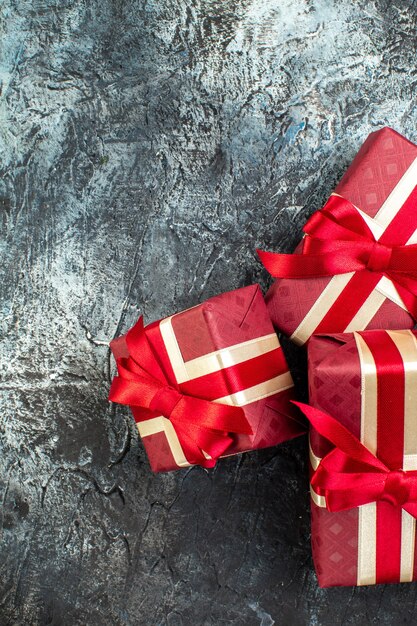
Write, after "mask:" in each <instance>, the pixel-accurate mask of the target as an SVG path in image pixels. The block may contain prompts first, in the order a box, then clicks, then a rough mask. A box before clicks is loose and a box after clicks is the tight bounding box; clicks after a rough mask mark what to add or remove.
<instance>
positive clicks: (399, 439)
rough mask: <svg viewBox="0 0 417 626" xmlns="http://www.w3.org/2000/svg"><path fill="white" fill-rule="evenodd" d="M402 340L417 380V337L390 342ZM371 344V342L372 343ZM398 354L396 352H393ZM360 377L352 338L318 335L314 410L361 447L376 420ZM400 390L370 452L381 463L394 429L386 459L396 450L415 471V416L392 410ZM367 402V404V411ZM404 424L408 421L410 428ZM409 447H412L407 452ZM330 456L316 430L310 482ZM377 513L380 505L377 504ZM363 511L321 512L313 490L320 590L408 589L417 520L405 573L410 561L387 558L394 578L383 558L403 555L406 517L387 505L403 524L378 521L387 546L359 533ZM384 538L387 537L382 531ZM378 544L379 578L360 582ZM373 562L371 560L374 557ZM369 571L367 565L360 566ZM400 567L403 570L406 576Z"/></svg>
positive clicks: (415, 573) (312, 360) (415, 567)
mask: <svg viewBox="0 0 417 626" xmlns="http://www.w3.org/2000/svg"><path fill="white" fill-rule="evenodd" d="M378 332H381V331H367V332H364V333H360V335H361V336H363V337H364V338H365V339H366V338H367V337H368V338H369V337H370V334H372V333H378ZM403 333H409V335H408V338H407V339H408V341H409V342H410V341H411V343H412V344H413V347H412V350H414V352H412V358H411V361H410V360H409V361H408V362H407V363H408V364H407V366H406V367H405V370H406V371H408V374H407V376H414V374H413V371H417V347H416V346H414V341H413V340H412V338H410V335H412V334H414V335H416V333H411V332H410V331H400V332H398V331H397V332H396V333H393V334H395V336H396V337H397V338H398V336H401V335H402V336H403ZM403 338H404V337H403ZM368 341H370V340H369V339H368ZM393 350H394V351H395V350H396V348H395V346H394V347H393ZM389 365H390V362H389V358H387V360H386V363H384V367H385V366H386V367H388V366H389ZM363 371H364V370H363V368H362V367H361V357H360V353H359V351H358V345H357V342H356V340H355V337H354V335H353V334H351V333H347V334H346V333H340V334H338V335H318V336H314V337H312V338H311V340H310V342H309V345H308V379H309V398H310V405H311V406H313V407H315V408H317V409H319V410H321V411H323V412H325V413H327V414H329V415H331V416H332V417H333V418H335V419H336V420H338V421H339V422H340V423H341V424H342V425H343V426H345V427H346V428H347V429H348V430H349V431H350V432H351V433H352V434H353V435H354V436H355V437H356V438H357V439H358V440H361V438H362V441H364V439H363V437H364V432H365V433H366V432H367V430H366V429H368V430H369V424H370V419H371V423H372V416H369V414H368V415H367V414H366V411H365V409H364V406H368V405H367V404H366V402H365V400H364V399H363V398H364V396H365V391H364V390H363V385H364V383H363V375H364V374H363ZM410 372H411V373H410ZM410 382H411V387H410V388H409V392H408V394H407V392H406V393H405V396H406V401H407V395H408V397H409V399H410V397H411V396H410V393H411V394H415V393H416V392H417V389H415V384H414V382H415V381H414V379H412V378H411V379H409V383H410ZM379 384H381V383H379ZM400 387H401V385H400ZM400 387H399V386H398V382H396V381H394V380H392V398H390V400H389V403H388V404H387V403H385V406H382V408H381V407H380V413H384V416H381V414H378V417H377V420H378V421H377V424H378V426H377V429H376V432H377V435H375V439H376V441H377V442H378V443H377V444H375V445H376V452H375V450H372V453H373V454H375V455H376V456H379V458H381V455H383V454H384V449H383V442H382V440H381V437H382V436H383V431H384V429H385V431H386V429H387V428H389V429H391V432H392V433H393V435H392V436H389V437H388V442H385V448H386V449H387V450H388V454H395V453H396V451H395V449H396V446H397V448H398V449H399V451H400V456H401V461H400V462H399V464H400V467H402V468H403V469H409V470H410V469H416V467H414V466H415V460H416V459H415V455H416V454H417V438H416V433H415V432H414V431H415V430H416V428H415V427H414V424H415V420H414V416H413V415H412V414H411V420H410V415H409V416H408V418H407V416H406V414H405V413H404V414H403V415H400V416H396V415H395V413H394V408H392V409H391V406H390V403H391V402H392V403H393V407H394V404H395V401H396V400H397V399H398V398H400V396H401V395H402V394H404V389H401V388H400ZM376 388H378V383H376ZM410 389H411V391H410ZM414 389H415V391H414ZM366 393H367V394H368V396H367V397H369V387H368V391H367V392H366ZM361 397H362V400H361ZM362 402H364V405H363V404H362ZM368 413H369V411H368ZM407 419H408V420H409V421H408V422H407ZM394 422H395V423H394ZM392 429H393V430H392ZM403 441H404V443H403ZM407 441H408V442H409V444H408V449H407ZM410 442H411V448H410ZM403 446H404V448H403ZM332 448H333V445H332V444H331V443H330V442H329V441H328V440H327V439H325V438H324V437H322V436H321V435H320V434H319V433H318V432H317V431H316V430H315V429H314V428H313V427H312V428H311V430H310V471H311V474H313V472H314V470H315V469H316V467H317V466H318V463H319V460H320V459H321V458H323V457H325V456H326V455H327V454H328V453H329V452H330V451H331V450H332ZM406 452H407V453H408V455H409V456H408V457H407V458H406V456H404V457H403V454H404V455H406ZM410 452H413V453H414V456H413V454H410ZM385 454H386V452H385ZM397 457H398V454H397ZM407 459H408V460H407ZM410 460H411V465H409V466H406V464H407V463H406V462H408V464H410ZM383 462H384V463H386V464H388V465H389V464H390V463H391V462H392V459H388V461H387V459H383ZM394 469H395V468H394ZM383 505H385V506H387V505H386V503H383ZM365 506H368V505H365ZM376 506H381V505H379V504H377V505H376ZM361 508H363V507H355V508H351V509H348V510H345V511H338V512H329V511H328V510H327V509H326V508H325V505H324V504H323V503H321V504H320V502H319V500H318V499H317V496H315V494H314V490H313V491H312V499H311V542H312V551H313V559H314V565H315V569H316V572H317V576H318V580H319V584H320V586H321V587H329V586H345V585H347V586H350V585H363V584H375V583H378V582H383V583H386V582H400V581H404V582H405V581H410V580H415V579H417V558H416V552H415V545H416V541H415V520H414V521H413V519H414V518H412V517H411V516H409V517H408V520H409V524H412V530H411V535H412V536H411V538H410V537H409V545H408V553H409V554H408V570H407V562H406V561H407V559H403V561H404V562H403V563H402V564H400V561H401V559H400V558H399V557H398V554H397V555H396V554H394V555H393V556H392V555H391V557H390V558H391V560H393V561H394V567H391V571H389V568H385V569H384V563H385V561H384V559H385V560H386V558H387V556H386V554H385V555H384V551H388V552H389V550H390V549H391V546H392V551H393V552H395V550H397V552H399V551H400V549H401V548H400V546H399V544H400V542H401V540H402V539H401V532H402V529H401V515H402V513H403V511H402V510H401V508H400V507H393V506H390V505H388V519H389V516H391V517H392V516H393V515H394V517H395V516H397V518H399V521H398V519H397V521H395V520H394V523H393V524H392V526H391V525H390V523H389V522H387V523H385V522H384V517H380V520H382V523H383V525H384V526H385V530H387V529H389V540H387V538H385V539H384V537H383V536H382V533H381V532H379V530H378V532H379V535H378V538H377V540H375V537H374V536H373V535H372V533H371V534H370V535H369V536H367V534H366V533H364V531H363V527H364V526H361V524H363V521H361V519H360V515H361V514H362V512H361V511H360V509H361ZM365 513H366V511H365ZM410 520H411V522H410ZM382 530H383V531H384V528H383V529H382ZM409 534H410V532H409ZM405 539H406V536H405V535H404V541H405ZM374 541H375V545H376V548H375V551H376V557H375V564H374V569H375V574H373V573H372V575H371V576H369V572H368V573H366V574H363V571H362V570H363V569H365V570H366V567H367V562H369V561H371V560H372V549H371V551H369V546H373V545H374V544H373V542H374ZM410 546H411V547H410ZM378 550H379V551H380V552H381V554H382V556H381V554H379V553H378ZM410 551H411V555H410ZM369 554H370V555H371V556H369ZM374 556H375V555H374ZM389 556H390V555H389ZM378 559H379V560H378ZM361 563H362V565H361ZM364 563H365V565H363V564H364ZM400 565H401V568H402V569H401V573H400ZM386 569H388V571H386ZM403 569H404V572H405V573H404V572H403ZM393 571H394V573H393ZM373 576H374V577H373Z"/></svg>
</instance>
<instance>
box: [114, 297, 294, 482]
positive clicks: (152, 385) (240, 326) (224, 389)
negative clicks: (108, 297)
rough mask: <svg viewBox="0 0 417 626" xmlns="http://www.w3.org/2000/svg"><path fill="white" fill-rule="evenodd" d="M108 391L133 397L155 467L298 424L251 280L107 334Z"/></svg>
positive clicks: (228, 449) (237, 448)
mask: <svg viewBox="0 0 417 626" xmlns="http://www.w3.org/2000/svg"><path fill="white" fill-rule="evenodd" d="M111 349H112V351H113V355H114V357H115V358H116V362H117V369H118V375H117V376H116V377H115V378H114V380H113V382H112V386H111V389H110V396H109V397H110V400H112V401H114V402H119V403H122V404H127V405H129V406H130V407H131V409H132V412H133V415H134V418H135V420H136V422H137V427H138V430H139V434H140V436H141V438H142V440H143V442H144V445H145V448H146V451H147V454H148V458H149V460H150V464H151V467H152V469H153V471H155V472H160V471H169V470H173V469H178V468H181V467H187V466H189V465H195V464H197V465H202V466H204V467H212V466H213V465H214V464H215V463H216V460H217V459H218V458H219V457H221V456H228V455H232V454H237V453H239V452H243V451H248V450H253V449H256V448H264V447H268V446H274V445H276V444H278V443H280V442H282V441H285V440H287V439H290V438H292V437H295V436H296V435H299V434H301V433H303V432H305V425H303V424H302V423H300V419H299V417H298V416H297V414H296V410H295V409H294V407H293V406H292V404H291V403H290V400H291V398H293V381H292V378H291V374H290V372H289V370H288V366H287V363H286V360H285V357H284V354H283V351H282V348H281V346H280V344H279V341H278V338H277V336H276V333H275V331H274V329H273V326H272V323H271V321H270V318H269V315H268V312H267V309H266V306H265V302H264V299H263V296H262V293H261V290H260V288H259V286H258V285H252V286H249V287H244V288H242V289H237V290H236V291H231V292H228V293H224V294H222V295H219V296H216V297H213V298H210V299H209V300H207V301H206V302H204V303H203V304H200V305H198V306H195V307H193V308H191V309H188V310H186V311H182V312H181V313H177V314H176V315H172V316H171V317H168V318H165V319H163V320H160V321H157V322H154V323H152V324H150V325H148V326H146V327H144V326H143V321H142V319H140V320H139V322H138V323H137V324H136V325H135V326H134V327H133V328H132V329H131V330H130V331H129V332H128V333H127V334H126V335H125V336H123V337H120V338H118V339H116V340H114V341H113V342H112V343H111Z"/></svg>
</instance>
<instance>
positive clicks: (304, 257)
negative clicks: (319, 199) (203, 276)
mask: <svg viewBox="0 0 417 626" xmlns="http://www.w3.org/2000/svg"><path fill="white" fill-rule="evenodd" d="M303 231H304V233H305V234H306V235H308V236H307V237H305V238H304V240H303V251H302V254H277V253H274V252H265V251H262V250H257V253H258V255H259V258H260V260H261V262H262V263H263V265H264V266H265V268H266V269H267V270H268V272H269V273H270V274H271V275H272V276H274V277H276V278H315V277H320V276H334V275H336V274H345V273H347V272H358V271H359V272H360V271H363V272H376V273H379V274H381V277H382V276H383V275H385V276H386V277H387V278H389V279H390V280H391V281H392V282H393V283H394V284H395V286H396V288H397V290H398V292H399V293H400V296H401V297H402V299H403V301H404V304H405V305H406V306H407V308H408V310H409V312H410V313H411V314H412V315H413V316H414V318H417V298H416V296H417V244H411V245H408V246H405V245H401V246H390V245H384V244H382V243H379V242H378V241H377V240H376V239H375V237H374V236H373V234H372V232H371V230H370V229H369V227H368V225H367V224H366V222H365V220H364V219H363V218H362V216H361V215H360V213H359V212H358V211H357V209H356V208H355V207H354V206H353V204H351V203H350V202H349V201H348V200H346V199H345V198H342V197H340V196H331V197H330V198H329V200H328V201H327V203H326V205H325V206H324V207H323V209H321V210H320V211H316V213H314V214H313V215H312V216H311V218H310V219H309V220H308V221H307V223H306V224H305V226H304V228H303Z"/></svg>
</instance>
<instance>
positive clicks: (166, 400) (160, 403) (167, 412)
mask: <svg viewBox="0 0 417 626" xmlns="http://www.w3.org/2000/svg"><path fill="white" fill-rule="evenodd" d="M181 397H182V395H181V394H180V393H179V392H178V391H177V390H176V389H173V388H172V387H169V386H168V385H167V386H165V387H161V388H160V389H159V390H158V391H157V392H156V394H155V395H154V397H153V398H152V400H151V402H150V403H149V409H150V410H151V411H152V412H155V413H160V414H161V415H163V416H164V417H166V418H167V419H170V418H171V414H172V413H173V411H174V409H175V407H176V406H177V404H178V402H179V401H180V400H181Z"/></svg>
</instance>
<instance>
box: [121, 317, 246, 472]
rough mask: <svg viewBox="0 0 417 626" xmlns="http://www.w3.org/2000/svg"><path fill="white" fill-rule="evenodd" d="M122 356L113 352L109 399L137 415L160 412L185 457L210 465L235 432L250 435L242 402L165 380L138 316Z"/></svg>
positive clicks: (206, 465)
mask: <svg viewBox="0 0 417 626" xmlns="http://www.w3.org/2000/svg"><path fill="white" fill-rule="evenodd" d="M126 344H127V348H128V352H129V356H128V357H127V358H118V359H117V360H116V363H117V371H118V376H116V377H115V378H114V379H113V381H112V384H111V387H110V392H109V399H110V400H111V401H113V402H119V403H120V404H126V405H128V406H131V407H133V408H134V409H137V408H139V409H140V411H139V413H138V412H137V411H136V410H134V415H135V418H136V419H138V418H139V419H138V421H143V420H146V419H151V418H152V417H155V415H162V416H163V417H166V418H167V419H169V420H170V421H171V424H172V425H173V427H174V429H175V431H176V433H177V436H178V439H179V441H180V443H181V446H182V448H183V451H184V454H185V456H186V458H187V460H188V462H189V463H190V464H191V465H193V464H198V465H202V466H204V467H213V466H214V465H215V464H216V460H217V459H218V458H219V456H221V455H222V454H224V452H225V451H226V450H227V448H228V447H229V446H230V445H231V443H232V442H233V440H234V439H233V436H234V435H235V434H245V435H251V434H252V429H251V427H250V425H249V423H248V421H247V419H246V416H245V413H244V411H243V409H242V407H238V406H230V405H225V404H220V403H217V402H214V401H210V400H206V399H204V398H199V397H195V396H191V395H187V394H184V393H182V392H181V390H180V388H175V387H174V386H173V384H175V385H176V382H174V383H173V381H170V380H168V378H167V376H166V374H165V373H164V370H163V368H162V366H161V365H160V363H159V361H158V356H157V354H155V353H154V351H153V349H152V347H151V345H150V343H149V341H148V338H147V336H146V332H145V328H144V326H143V318H142V317H140V318H139V321H138V322H137V323H136V324H135V326H133V328H131V329H130V330H129V332H128V333H127V335H126Z"/></svg>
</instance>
